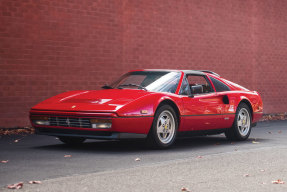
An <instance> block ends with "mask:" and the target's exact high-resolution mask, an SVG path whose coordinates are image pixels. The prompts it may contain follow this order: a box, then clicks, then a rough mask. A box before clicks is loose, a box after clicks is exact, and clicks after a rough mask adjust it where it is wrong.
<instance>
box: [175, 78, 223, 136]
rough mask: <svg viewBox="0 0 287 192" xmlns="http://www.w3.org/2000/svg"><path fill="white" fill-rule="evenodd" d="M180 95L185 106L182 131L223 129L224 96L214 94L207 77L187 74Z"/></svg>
mask: <svg viewBox="0 0 287 192" xmlns="http://www.w3.org/2000/svg"><path fill="white" fill-rule="evenodd" d="M190 93H191V94H190ZM180 94H181V95H183V96H182V101H183V105H184V111H183V114H182V120H183V128H182V131H196V130H198V131H199V130H208V129H218V128H220V127H221V121H222V119H223V118H222V114H221V113H222V104H224V103H223V96H222V95H217V93H216V92H214V90H213V88H212V86H211V84H210V82H209V80H208V79H207V78H206V76H204V75H188V74H187V75H186V77H185V79H184V80H183V83H182V91H181V92H180ZM190 95H191V96H190Z"/></svg>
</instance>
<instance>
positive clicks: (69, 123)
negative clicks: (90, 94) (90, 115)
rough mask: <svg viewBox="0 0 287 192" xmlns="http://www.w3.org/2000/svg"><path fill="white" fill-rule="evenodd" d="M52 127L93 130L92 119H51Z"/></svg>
mask: <svg viewBox="0 0 287 192" xmlns="http://www.w3.org/2000/svg"><path fill="white" fill-rule="evenodd" d="M49 122H50V126H59V127H81V128H92V125H91V122H90V119H87V118H74V117H73V118H72V117H49Z"/></svg>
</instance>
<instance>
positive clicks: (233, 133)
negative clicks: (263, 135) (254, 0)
mask: <svg viewBox="0 0 287 192" xmlns="http://www.w3.org/2000/svg"><path fill="white" fill-rule="evenodd" d="M251 123H252V118H251V113H250V109H249V107H248V105H246V104H245V103H240V104H239V105H238V107H237V110H236V114H235V119H234V122H233V125H232V127H231V128H229V129H228V130H227V131H226V132H225V136H226V137H227V139H229V140H237V141H243V140H246V139H248V137H249V135H250V132H251Z"/></svg>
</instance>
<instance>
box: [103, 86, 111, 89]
mask: <svg viewBox="0 0 287 192" xmlns="http://www.w3.org/2000/svg"><path fill="white" fill-rule="evenodd" d="M102 88H103V89H112V87H111V86H109V85H104V86H102Z"/></svg>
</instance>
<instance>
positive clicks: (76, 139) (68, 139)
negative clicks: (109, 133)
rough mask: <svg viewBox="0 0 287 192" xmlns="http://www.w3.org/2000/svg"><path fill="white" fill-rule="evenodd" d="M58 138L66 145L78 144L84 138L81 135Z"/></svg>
mask: <svg viewBox="0 0 287 192" xmlns="http://www.w3.org/2000/svg"><path fill="white" fill-rule="evenodd" d="M59 140H60V141H62V142H63V143H65V144H67V145H79V144H81V143H83V142H84V141H85V140H86V139H85V138H82V137H59Z"/></svg>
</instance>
